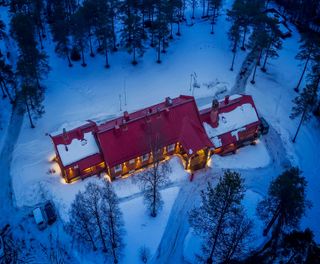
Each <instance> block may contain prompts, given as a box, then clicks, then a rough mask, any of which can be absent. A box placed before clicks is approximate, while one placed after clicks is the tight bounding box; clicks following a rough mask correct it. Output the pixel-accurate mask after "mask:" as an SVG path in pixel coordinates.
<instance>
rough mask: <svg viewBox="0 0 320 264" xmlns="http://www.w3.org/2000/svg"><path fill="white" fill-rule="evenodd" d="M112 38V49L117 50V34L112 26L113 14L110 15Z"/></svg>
mask: <svg viewBox="0 0 320 264" xmlns="http://www.w3.org/2000/svg"><path fill="white" fill-rule="evenodd" d="M112 40H113V51H117V50H118V49H117V36H116V33H115V28H114V16H112Z"/></svg>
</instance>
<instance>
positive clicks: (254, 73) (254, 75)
mask: <svg viewBox="0 0 320 264" xmlns="http://www.w3.org/2000/svg"><path fill="white" fill-rule="evenodd" d="M261 54H262V50H261V51H260V52H259V56H258V58H257V63H256V65H255V66H254V71H253V76H252V80H251V81H250V82H251V83H252V84H255V83H256V80H255V77H256V72H257V67H258V64H259V61H260V58H261Z"/></svg>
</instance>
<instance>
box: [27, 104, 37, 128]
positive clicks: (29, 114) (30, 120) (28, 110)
mask: <svg viewBox="0 0 320 264" xmlns="http://www.w3.org/2000/svg"><path fill="white" fill-rule="evenodd" d="M25 105H26V108H27V113H28V117H29V122H30V126H31V128H35V126H34V124H33V121H32V117H31V113H30V108H29V104H28V102H27V99H25Z"/></svg>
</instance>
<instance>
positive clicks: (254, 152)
mask: <svg viewBox="0 0 320 264" xmlns="http://www.w3.org/2000/svg"><path fill="white" fill-rule="evenodd" d="M269 163H270V155H269V153H268V150H267V148H266V145H265V143H264V141H260V140H258V141H257V144H256V145H249V146H246V147H243V148H240V149H238V150H237V152H236V154H233V155H227V156H219V155H213V156H212V157H211V164H210V166H211V167H219V168H223V169H255V168H263V167H266V166H267V165H268V164H269Z"/></svg>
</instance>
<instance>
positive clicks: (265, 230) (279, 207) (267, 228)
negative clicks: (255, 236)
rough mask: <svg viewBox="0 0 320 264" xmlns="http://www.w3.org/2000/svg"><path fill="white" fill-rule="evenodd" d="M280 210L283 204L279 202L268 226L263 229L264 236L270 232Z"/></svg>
mask: <svg viewBox="0 0 320 264" xmlns="http://www.w3.org/2000/svg"><path fill="white" fill-rule="evenodd" d="M280 212H281V205H280V204H279V205H278V207H277V210H276V212H275V213H274V215H273V217H272V218H271V220H270V222H269V223H268V225H267V227H266V228H265V229H264V230H263V236H266V235H267V234H268V233H269V231H270V228H271V227H272V226H273V224H274V222H275V221H276V220H277V218H278V217H279V214H280Z"/></svg>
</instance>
